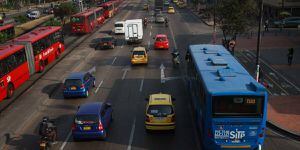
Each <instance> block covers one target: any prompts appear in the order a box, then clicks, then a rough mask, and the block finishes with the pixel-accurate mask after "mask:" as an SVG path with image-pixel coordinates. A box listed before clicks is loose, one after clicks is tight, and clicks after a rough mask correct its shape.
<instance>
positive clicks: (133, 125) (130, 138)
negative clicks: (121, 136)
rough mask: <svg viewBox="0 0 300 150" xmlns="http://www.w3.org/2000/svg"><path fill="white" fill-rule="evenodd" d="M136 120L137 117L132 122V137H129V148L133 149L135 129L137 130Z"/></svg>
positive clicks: (128, 149) (129, 149)
mask: <svg viewBox="0 0 300 150" xmlns="http://www.w3.org/2000/svg"><path fill="white" fill-rule="evenodd" d="M135 122H136V118H134V120H133V124H132V127H131V132H130V137H129V142H128V147H127V150H131V145H132V142H133V136H134V131H135Z"/></svg>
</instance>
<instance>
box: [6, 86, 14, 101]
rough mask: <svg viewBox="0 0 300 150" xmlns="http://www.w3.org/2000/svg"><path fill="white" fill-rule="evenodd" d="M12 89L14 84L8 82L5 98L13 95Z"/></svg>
mask: <svg viewBox="0 0 300 150" xmlns="http://www.w3.org/2000/svg"><path fill="white" fill-rule="evenodd" d="M14 90H15V88H14V86H13V85H12V84H11V83H9V84H8V86H7V98H11V97H12V96H13V95H14Z"/></svg>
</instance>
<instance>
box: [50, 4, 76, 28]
mask: <svg viewBox="0 0 300 150" xmlns="http://www.w3.org/2000/svg"><path fill="white" fill-rule="evenodd" d="M77 12H78V9H77V8H76V7H74V5H73V2H66V3H61V4H60V5H58V6H56V7H55V8H54V16H55V17H59V18H60V19H61V20H62V22H63V25H64V24H65V22H64V19H65V17H68V16H70V15H72V14H75V13H77Z"/></svg>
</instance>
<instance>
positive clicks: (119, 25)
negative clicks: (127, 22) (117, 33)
mask: <svg viewBox="0 0 300 150" xmlns="http://www.w3.org/2000/svg"><path fill="white" fill-rule="evenodd" d="M115 27H123V24H122V23H116V24H115Z"/></svg>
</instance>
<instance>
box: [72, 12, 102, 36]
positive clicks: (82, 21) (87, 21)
mask: <svg viewBox="0 0 300 150" xmlns="http://www.w3.org/2000/svg"><path fill="white" fill-rule="evenodd" d="M104 21H105V18H104V10H103V8H101V7H98V8H90V9H87V10H85V11H83V12H80V13H77V14H75V15H73V16H72V17H71V26H72V33H91V32H92V31H93V30H94V29H95V28H96V26H98V25H100V24H102V23H103V22H104Z"/></svg>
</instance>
